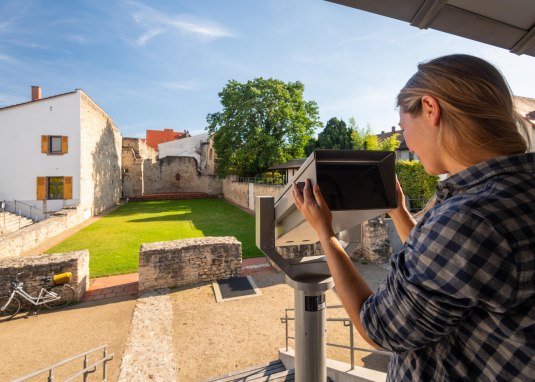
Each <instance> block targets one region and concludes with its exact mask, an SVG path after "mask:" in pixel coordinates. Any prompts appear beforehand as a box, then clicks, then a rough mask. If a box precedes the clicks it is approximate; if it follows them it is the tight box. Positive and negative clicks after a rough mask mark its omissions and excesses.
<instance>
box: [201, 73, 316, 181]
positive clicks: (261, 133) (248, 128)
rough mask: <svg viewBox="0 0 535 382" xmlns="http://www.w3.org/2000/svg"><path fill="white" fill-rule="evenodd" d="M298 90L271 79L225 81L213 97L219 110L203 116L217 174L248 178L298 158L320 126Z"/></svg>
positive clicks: (312, 105)
mask: <svg viewBox="0 0 535 382" xmlns="http://www.w3.org/2000/svg"><path fill="white" fill-rule="evenodd" d="M304 89H305V87H304V85H303V84H302V83H300V82H298V81H297V82H288V83H285V82H283V81H280V80H275V79H271V78H270V79H263V78H255V79H254V80H250V81H248V82H247V83H244V84H243V83H240V82H238V81H235V80H231V81H229V82H228V83H227V85H226V86H225V87H224V88H223V90H222V91H221V92H220V93H219V98H220V101H221V105H222V106H223V110H222V111H220V112H216V113H211V114H208V116H207V117H206V120H207V122H208V126H207V128H206V129H207V130H208V132H210V133H214V146H215V149H216V153H217V173H218V175H220V176H226V175H229V174H235V175H239V176H254V175H256V174H260V173H262V172H264V171H265V170H267V169H268V168H269V167H271V166H273V165H274V164H276V163H284V162H286V161H288V160H290V159H295V158H301V157H303V156H304V153H305V152H304V148H305V146H306V145H307V143H308V141H309V140H310V138H312V134H313V132H314V129H315V128H316V127H318V126H320V125H321V122H320V121H319V114H318V106H317V104H316V103H315V102H314V101H308V102H307V101H305V100H304V99H303V91H304Z"/></svg>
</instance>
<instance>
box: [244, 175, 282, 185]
mask: <svg viewBox="0 0 535 382" xmlns="http://www.w3.org/2000/svg"><path fill="white" fill-rule="evenodd" d="M234 181H235V182H239V183H256V184H274V185H279V186H280V185H285V184H286V176H284V175H281V176H280V177H278V178H276V177H273V178H260V177H236V178H235V180H234Z"/></svg>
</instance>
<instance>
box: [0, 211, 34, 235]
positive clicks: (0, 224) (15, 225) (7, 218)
mask: <svg viewBox="0 0 535 382" xmlns="http://www.w3.org/2000/svg"><path fill="white" fill-rule="evenodd" d="M31 224H33V220H31V219H29V218H25V217H20V216H18V215H15V214H13V213H11V212H7V211H6V212H1V213H0V233H1V234H7V233H11V232H15V231H17V230H19V229H20V228H24V227H26V226H29V225H31Z"/></svg>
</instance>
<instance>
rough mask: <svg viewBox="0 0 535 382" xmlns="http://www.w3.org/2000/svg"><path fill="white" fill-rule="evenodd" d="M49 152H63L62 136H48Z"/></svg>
mask: <svg viewBox="0 0 535 382" xmlns="http://www.w3.org/2000/svg"><path fill="white" fill-rule="evenodd" d="M48 153H49V154H61V137H53V136H50V137H48Z"/></svg>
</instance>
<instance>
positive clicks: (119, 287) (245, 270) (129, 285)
mask: <svg viewBox="0 0 535 382" xmlns="http://www.w3.org/2000/svg"><path fill="white" fill-rule="evenodd" d="M271 272H275V270H274V269H273V268H272V267H271V265H270V264H269V262H268V260H267V258H266V257H257V258H254V259H245V260H243V262H242V271H241V276H251V275H258V274H264V273H271ZM138 284H139V273H130V274H126V275H118V276H109V277H100V278H97V279H93V280H91V282H90V286H89V289H88V290H87V292H85V294H84V295H83V297H82V300H81V301H93V300H100V299H103V298H111V297H118V296H128V295H133V294H138Z"/></svg>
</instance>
